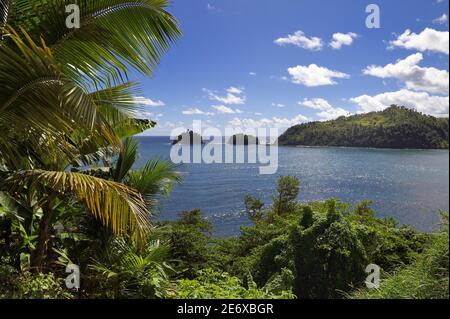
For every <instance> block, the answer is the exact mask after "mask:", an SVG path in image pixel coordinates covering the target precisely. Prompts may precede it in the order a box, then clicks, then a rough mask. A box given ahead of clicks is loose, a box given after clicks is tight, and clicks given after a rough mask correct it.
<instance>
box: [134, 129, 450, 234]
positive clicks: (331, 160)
mask: <svg viewBox="0 0 450 319" xmlns="http://www.w3.org/2000/svg"><path fill="white" fill-rule="evenodd" d="M138 139H139V141H140V143H141V147H140V158H139V161H138V164H139V165H142V164H144V163H145V162H146V161H147V160H148V159H150V158H154V157H160V158H165V159H169V154H170V149H171V145H170V142H169V139H168V138H167V137H140V138H138ZM180 171H181V172H182V175H183V184H181V185H179V186H176V188H175V189H174V192H173V193H172V195H171V196H170V198H168V199H167V200H164V201H163V204H162V207H161V212H160V213H159V218H160V219H175V218H177V214H178V213H179V212H180V211H184V210H192V209H194V208H200V209H201V210H202V212H203V214H204V215H205V216H207V218H208V219H209V220H210V221H212V222H213V223H214V225H215V230H216V232H215V234H216V235H218V236H230V235H236V234H238V233H239V227H240V226H242V225H250V224H251V223H250V221H249V220H248V219H247V217H246V214H245V212H244V203H243V200H244V196H245V194H247V193H249V194H252V195H254V196H258V197H260V198H261V199H263V200H264V201H265V203H266V204H267V205H268V204H270V202H271V197H272V195H273V194H274V191H275V187H276V180H277V178H278V177H279V176H280V175H294V176H297V177H298V178H299V179H300V181H301V191H300V196H299V200H301V201H312V200H325V199H328V198H337V199H340V200H342V201H345V202H349V203H356V202H358V201H360V200H362V199H370V200H372V201H373V202H374V205H373V207H374V208H375V210H376V212H377V214H378V216H379V217H387V216H389V217H394V218H395V219H396V220H397V221H398V222H399V223H401V224H408V225H411V226H413V227H415V228H416V229H418V230H422V231H431V230H433V229H436V228H437V227H439V222H440V218H439V213H438V210H440V209H442V210H446V211H448V209H449V151H448V150H380V149H357V148H294V147H280V148H279V169H278V173H277V174H276V175H259V165H258V164H210V165H207V164H183V165H181V166H180Z"/></svg>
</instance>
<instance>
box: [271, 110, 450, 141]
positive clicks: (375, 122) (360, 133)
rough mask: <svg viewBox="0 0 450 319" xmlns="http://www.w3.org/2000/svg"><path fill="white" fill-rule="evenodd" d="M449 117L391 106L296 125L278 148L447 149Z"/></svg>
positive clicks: (282, 138) (282, 139) (284, 136)
mask: <svg viewBox="0 0 450 319" xmlns="http://www.w3.org/2000/svg"><path fill="white" fill-rule="evenodd" d="M448 126H449V119H448V118H436V117H433V116H429V115H424V114H422V113H419V112H417V111H415V110H411V109H408V108H406V107H402V106H396V105H393V106H391V107H389V108H387V109H386V110H384V111H381V112H372V113H367V114H358V115H353V116H349V117H344V116H343V117H340V118H338V119H336V120H332V121H326V122H311V123H306V124H301V125H296V126H293V127H291V128H290V129H288V130H287V131H286V132H285V133H284V134H282V135H281V136H280V137H279V140H278V143H279V145H292V146H294V145H295V146H344V147H374V148H399V149H402V148H405V149H406V148H417V149H448V148H449V135H448Z"/></svg>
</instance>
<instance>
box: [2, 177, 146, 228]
mask: <svg viewBox="0 0 450 319" xmlns="http://www.w3.org/2000/svg"><path fill="white" fill-rule="evenodd" d="M36 185H41V186H44V187H46V188H49V189H52V190H53V191H56V192H59V193H61V194H73V195H74V196H75V197H77V198H78V200H80V201H81V202H83V203H84V204H85V205H86V207H87V208H88V209H89V211H90V212H91V213H92V214H93V215H94V216H95V217H96V218H98V219H99V220H100V221H101V222H102V223H103V224H104V225H106V226H107V227H109V228H110V229H111V230H112V231H113V232H114V233H115V234H118V235H126V234H130V233H134V232H136V233H137V234H139V235H144V234H146V233H147V232H148V230H149V227H150V222H149V218H150V213H149V211H148V209H147V207H146V203H145V201H144V199H143V198H142V196H141V194H140V193H139V192H138V191H136V190H134V189H132V188H130V187H128V186H125V185H123V184H119V183H116V182H112V181H107V180H103V179H100V178H97V177H93V176H89V175H85V174H81V173H69V172H52V171H41V170H33V171H22V172H18V173H13V174H12V175H11V176H10V177H9V178H7V179H6V180H5V181H4V185H3V188H7V189H6V190H7V191H8V192H9V193H14V192H17V191H18V190H20V189H21V188H24V187H33V186H36Z"/></svg>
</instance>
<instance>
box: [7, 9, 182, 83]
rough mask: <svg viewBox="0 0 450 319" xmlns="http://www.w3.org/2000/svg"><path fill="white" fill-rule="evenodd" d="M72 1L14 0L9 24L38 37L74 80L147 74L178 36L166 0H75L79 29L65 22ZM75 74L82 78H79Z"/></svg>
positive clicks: (108, 79) (121, 78)
mask: <svg viewBox="0 0 450 319" xmlns="http://www.w3.org/2000/svg"><path fill="white" fill-rule="evenodd" d="M69 3H70V4H72V3H73V1H72V0H32V1H31V0H16V1H14V2H13V7H14V11H13V16H12V17H11V19H10V21H9V23H10V24H12V25H13V26H20V27H24V28H26V29H27V30H30V32H32V33H33V34H34V35H35V37H43V38H44V39H45V41H46V42H47V43H49V44H50V45H51V46H52V47H53V48H54V50H55V54H56V57H57V60H58V61H59V62H63V63H64V62H65V63H64V64H65V73H66V74H68V75H69V76H70V77H71V78H72V79H73V80H74V81H78V83H79V84H80V83H81V82H84V83H86V82H90V84H91V85H93V87H94V88H95V89H98V88H99V87H107V86H109V85H111V84H118V83H122V82H123V81H126V80H127V70H128V68H129V66H130V67H132V68H134V69H136V70H138V71H140V72H143V73H145V74H147V75H151V74H152V73H153V71H154V70H155V68H156V66H157V64H158V63H159V59H160V56H161V55H162V54H163V53H165V52H166V51H167V50H168V48H169V46H170V45H171V44H172V43H173V42H175V41H176V40H177V39H178V38H179V37H180V35H181V31H180V29H179V26H178V22H177V21H176V19H175V18H174V17H173V16H172V15H171V14H170V13H168V12H167V11H166V10H165V9H166V7H167V6H168V4H169V1H168V0H97V1H92V0H79V1H77V3H78V5H79V7H80V10H81V12H80V14H81V17H80V18H81V28H80V29H68V28H67V27H66V26H65V20H66V16H67V14H66V13H65V10H64V8H65V5H66V4H69ZM80 79H82V80H81V81H80Z"/></svg>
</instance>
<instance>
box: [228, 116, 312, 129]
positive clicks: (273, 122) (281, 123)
mask: <svg viewBox="0 0 450 319" xmlns="http://www.w3.org/2000/svg"><path fill="white" fill-rule="evenodd" d="M308 121H310V119H309V118H307V117H306V116H303V115H301V114H299V115H297V116H296V117H294V118H292V119H288V118H278V117H272V118H262V119H251V118H245V119H240V118H237V117H235V118H234V119H233V120H231V121H229V122H228V124H229V125H231V126H233V127H238V128H242V129H244V130H245V129H248V128H253V129H257V128H260V127H266V128H289V127H291V126H294V125H298V124H301V123H305V122H308Z"/></svg>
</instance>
